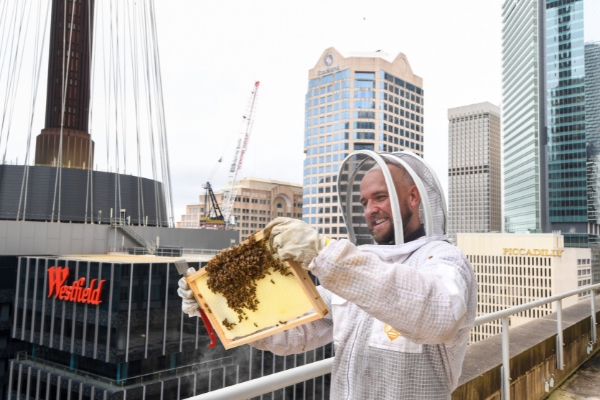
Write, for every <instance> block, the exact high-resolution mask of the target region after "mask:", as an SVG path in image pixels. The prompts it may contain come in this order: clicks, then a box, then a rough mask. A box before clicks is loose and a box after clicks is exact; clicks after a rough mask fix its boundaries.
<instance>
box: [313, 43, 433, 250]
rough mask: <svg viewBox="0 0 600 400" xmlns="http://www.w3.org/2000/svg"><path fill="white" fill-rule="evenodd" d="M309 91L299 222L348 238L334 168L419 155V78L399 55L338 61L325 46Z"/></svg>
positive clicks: (361, 54)
mask: <svg viewBox="0 0 600 400" xmlns="http://www.w3.org/2000/svg"><path fill="white" fill-rule="evenodd" d="M307 90H308V92H307V93H306V96H305V100H304V101H305V112H304V152H305V153H306V159H305V160H304V182H303V183H304V188H303V209H302V217H303V220H304V221H305V222H307V223H309V224H310V225H311V226H313V227H314V228H315V229H317V230H318V232H319V233H323V234H325V235H327V236H329V237H331V238H334V239H346V238H347V237H348V234H347V232H346V227H345V225H344V221H343V220H342V215H341V213H340V211H339V210H338V197H337V181H336V180H337V174H338V168H339V166H340V164H341V162H342V161H343V160H344V158H345V157H346V156H348V154H350V153H352V152H353V151H354V150H373V151H376V152H388V153H392V152H396V151H400V150H403V149H410V150H411V151H413V152H414V153H415V154H418V155H420V156H423V151H424V148H423V141H424V138H423V122H424V121H423V115H424V93H423V79H422V78H420V77H418V76H417V75H415V74H414V73H413V71H412V69H411V67H410V64H409V63H408V60H407V58H406V56H405V55H404V54H402V53H400V54H398V55H397V56H396V57H392V56H390V55H389V54H387V53H384V52H380V51H378V52H354V53H344V54H342V53H341V52H339V51H338V50H336V49H335V48H333V47H331V48H329V49H327V50H325V51H324V52H323V55H322V56H321V57H320V59H319V61H318V62H317V64H316V65H315V67H314V68H313V69H311V70H310V71H309V73H308V88H307Z"/></svg>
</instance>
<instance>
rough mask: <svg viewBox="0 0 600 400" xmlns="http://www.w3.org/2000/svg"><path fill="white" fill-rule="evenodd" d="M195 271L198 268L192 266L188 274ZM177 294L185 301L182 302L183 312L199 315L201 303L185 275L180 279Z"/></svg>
mask: <svg viewBox="0 0 600 400" xmlns="http://www.w3.org/2000/svg"><path fill="white" fill-rule="evenodd" d="M195 272H196V270H195V269H194V268H190V269H188V270H187V275H191V274H193V273H195ZM177 294H178V295H179V297H181V298H182V299H183V302H182V303H181V309H182V310H183V312H184V313H185V314H187V315H189V316H190V317H199V316H200V304H198V302H197V301H196V298H195V297H194V292H193V291H192V289H190V285H189V284H188V282H187V281H186V280H185V277H183V278H181V279H180V280H179V289H177Z"/></svg>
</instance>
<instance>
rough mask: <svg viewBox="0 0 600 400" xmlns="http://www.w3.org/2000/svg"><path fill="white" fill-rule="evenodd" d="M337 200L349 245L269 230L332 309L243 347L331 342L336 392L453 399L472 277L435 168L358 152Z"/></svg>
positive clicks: (408, 158)
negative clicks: (449, 226)
mask: <svg viewBox="0 0 600 400" xmlns="http://www.w3.org/2000/svg"><path fill="white" fill-rule="evenodd" d="M338 195H339V197H340V207H341V212H342V214H343V216H344V221H345V223H346V226H347V229H348V235H349V239H350V240H331V241H330V240H328V239H327V238H326V237H325V236H323V235H321V234H318V233H317V232H316V231H315V230H314V229H313V228H312V227H311V226H309V225H308V224H306V223H304V222H302V221H300V220H295V219H290V218H277V219H275V220H273V221H272V222H271V223H270V224H269V225H268V226H267V228H266V231H267V232H268V233H269V234H270V235H269V240H270V243H271V246H272V248H274V249H276V250H277V253H278V254H279V256H280V257H281V258H282V259H287V260H294V261H298V262H300V263H301V264H302V266H303V267H304V268H306V269H308V270H309V271H311V272H312V274H314V275H315V276H316V277H318V279H319V283H320V286H318V287H317V289H318V290H319V293H320V294H321V297H322V298H323V300H324V301H325V303H326V304H327V306H328V307H329V309H330V310H331V313H329V314H328V315H327V316H326V317H325V318H323V319H320V320H317V321H313V322H309V323H307V324H305V325H302V326H299V327H295V328H292V329H290V330H287V331H285V332H281V333H278V334H275V335H273V336H270V337H267V338H265V339H261V340H258V341H256V342H253V343H251V345H252V346H254V347H256V348H258V349H262V350H270V351H272V352H273V353H275V354H277V355H287V354H293V353H301V352H303V351H308V350H312V349H314V348H317V347H320V346H323V345H325V344H328V343H330V342H332V341H333V343H334V346H335V359H334V364H333V371H332V378H331V398H332V399H450V397H451V396H450V394H451V393H452V391H454V389H455V388H456V386H457V383H458V378H459V376H460V374H461V370H462V363H463V360H464V356H465V352H466V348H467V342H468V338H469V331H470V330H471V328H472V327H473V323H474V319H475V310H476V304H477V283H476V280H475V276H474V274H473V271H472V269H471V266H470V265H469V262H468V260H467V259H466V257H465V256H464V255H463V253H462V252H461V251H460V249H458V247H456V246H454V245H452V244H451V243H450V242H449V241H448V239H447V238H446V236H445V229H446V210H445V200H444V195H443V192H442V188H441V187H440V185H439V182H438V180H437V177H436V175H435V173H434V172H433V171H432V170H431V169H430V168H429V167H428V166H427V164H426V163H425V162H424V161H423V160H422V159H421V158H420V157H418V156H416V155H415V154H414V153H412V152H410V151H403V152H399V153H393V154H377V153H374V152H371V151H358V152H355V153H353V154H351V155H350V156H349V157H347V158H346V160H345V161H344V163H343V165H342V167H341V169H340V173H339V174H338Z"/></svg>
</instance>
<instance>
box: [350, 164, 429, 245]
mask: <svg viewBox="0 0 600 400" xmlns="http://www.w3.org/2000/svg"><path fill="white" fill-rule="evenodd" d="M390 171H391V172H392V177H393V178H395V179H394V184H395V188H396V192H397V195H398V203H399V205H400V214H401V216H402V227H403V229H404V234H405V235H407V234H409V233H410V232H412V230H413V225H414V223H415V221H414V220H413V210H412V208H411V207H410V206H411V204H410V199H411V196H410V193H409V190H408V188H409V187H411V186H413V185H406V184H403V180H402V175H401V174H404V171H400V170H397V169H395V168H394V169H391V168H390ZM360 194H361V204H362V205H363V207H364V209H365V218H366V220H367V227H368V229H369V232H371V235H372V236H373V239H374V240H375V242H377V243H378V244H389V243H391V242H393V241H394V239H395V236H394V234H395V232H394V218H393V215H392V207H391V202H390V196H389V193H388V188H387V185H386V183H385V178H384V176H383V173H382V172H381V170H380V169H373V170H371V171H369V172H368V173H367V174H366V175H365V177H364V179H363V180H362V182H361V185H360ZM417 226H418V225H417Z"/></svg>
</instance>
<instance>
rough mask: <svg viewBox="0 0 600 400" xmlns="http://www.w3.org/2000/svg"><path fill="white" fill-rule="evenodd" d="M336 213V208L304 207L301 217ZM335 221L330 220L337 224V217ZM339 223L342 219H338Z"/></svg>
mask: <svg viewBox="0 0 600 400" xmlns="http://www.w3.org/2000/svg"><path fill="white" fill-rule="evenodd" d="M337 212H338V207H337V206H333V207H304V208H303V209H302V214H303V215H309V214H330V213H333V214H336V213H337ZM334 218H335V219H334V220H332V222H333V223H334V224H335V223H337V217H334ZM340 222H344V221H342V217H340Z"/></svg>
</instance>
